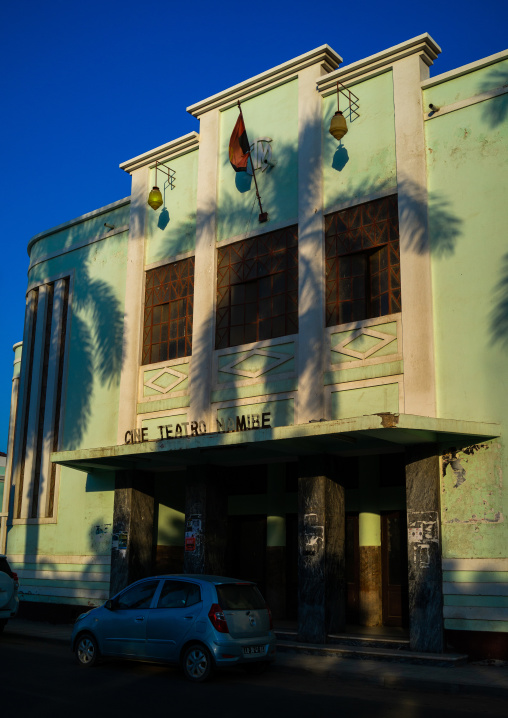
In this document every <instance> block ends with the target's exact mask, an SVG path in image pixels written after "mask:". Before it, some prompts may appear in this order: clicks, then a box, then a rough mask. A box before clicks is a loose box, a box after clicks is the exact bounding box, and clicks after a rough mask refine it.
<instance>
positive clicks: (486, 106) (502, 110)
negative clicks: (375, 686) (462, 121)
mask: <svg viewBox="0 0 508 718" xmlns="http://www.w3.org/2000/svg"><path fill="white" fill-rule="evenodd" d="M498 87H505V88H506V87H508V68H506V67H505V66H501V67H498V66H495V67H493V68H492V70H490V72H488V73H487V75H486V76H485V79H484V80H483V88H480V92H485V91H487V90H491V89H496V88H498ZM482 104H483V113H482V119H483V120H484V122H485V123H486V124H487V125H488V126H489V127H490V129H495V128H496V127H499V126H500V125H502V124H503V122H505V120H506V119H507V118H508V93H506V94H504V95H501V96H499V97H494V98H492V99H491V100H488V101H487V102H484V103H482Z"/></svg>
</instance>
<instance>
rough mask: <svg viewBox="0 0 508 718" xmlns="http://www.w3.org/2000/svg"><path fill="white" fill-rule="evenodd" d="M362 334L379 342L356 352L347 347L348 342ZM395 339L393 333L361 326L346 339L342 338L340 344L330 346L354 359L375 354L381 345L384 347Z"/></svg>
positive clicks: (365, 357) (333, 349)
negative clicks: (365, 349)
mask: <svg viewBox="0 0 508 718" xmlns="http://www.w3.org/2000/svg"><path fill="white" fill-rule="evenodd" d="M363 335H365V336H367V337H374V339H379V342H378V343H377V344H374V346H372V347H370V349H367V351H364V352H358V351H355V350H354V349H348V348H347V346H348V344H351V343H352V342H354V340H355V339H358V337H361V336H363ZM395 339H397V337H396V336H394V335H393V334H385V333H384V332H378V331H377V330H376V329H370V328H369V327H362V328H361V329H357V330H356V332H353V333H352V334H350V336H348V337H347V338H346V339H343V340H342V341H341V342H340V344H337V346H335V347H332V351H334V352H340V353H341V354H346V356H350V357H354V358H355V359H362V360H365V359H367V358H368V357H370V356H371V354H375V353H376V352H378V351H379V350H380V349H382V348H383V347H386V346H387V345H388V344H391V342H393V341H395Z"/></svg>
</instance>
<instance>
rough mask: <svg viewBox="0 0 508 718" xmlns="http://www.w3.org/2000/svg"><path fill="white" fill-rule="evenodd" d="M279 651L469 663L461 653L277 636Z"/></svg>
mask: <svg viewBox="0 0 508 718" xmlns="http://www.w3.org/2000/svg"><path fill="white" fill-rule="evenodd" d="M277 650H278V651H280V652H281V653H303V654H307V655H313V656H335V657H336V658H359V659H362V660H366V659H370V660H374V661H389V662H390V661H391V662H393V663H411V664H413V665H422V666H441V667H449V666H460V665H462V664H464V663H467V655H465V654H460V653H417V652H416V651H408V650H404V649H403V648H393V647H392V648H386V647H384V646H383V647H379V646H364V645H345V644H327V645H326V646H323V645H317V644H312V643H301V642H299V641H298V640H296V639H295V640H288V639H287V638H279V636H277Z"/></svg>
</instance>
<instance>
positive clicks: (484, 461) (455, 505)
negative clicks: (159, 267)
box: [424, 61, 508, 631]
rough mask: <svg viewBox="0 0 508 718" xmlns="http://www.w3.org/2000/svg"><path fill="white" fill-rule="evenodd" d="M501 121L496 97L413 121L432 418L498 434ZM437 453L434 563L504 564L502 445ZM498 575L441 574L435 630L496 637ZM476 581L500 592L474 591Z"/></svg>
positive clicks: (496, 76) (478, 80)
mask: <svg viewBox="0 0 508 718" xmlns="http://www.w3.org/2000/svg"><path fill="white" fill-rule="evenodd" d="M507 77H508V61H504V62H503V63H498V64H497V65H492V66H490V67H487V68H484V69H482V70H479V71H477V72H474V73H470V74H468V75H465V76H463V77H459V78H456V79H454V80H450V81H448V82H443V83H441V84H440V85H438V86H436V87H432V88H430V89H429V90H426V91H425V92H424V106H428V104H429V103H430V102H432V103H433V104H435V105H438V106H443V105H448V104H451V103H453V102H456V101H458V100H467V98H469V97H471V96H474V95H477V94H479V93H481V92H484V91H486V90H489V89H492V88H495V87H498V86H499V85H502V84H506V79H507ZM507 119H508V95H506V94H505V95H502V96H499V97H495V98H493V99H490V100H487V101H484V102H481V103H476V104H472V105H469V106H467V107H464V108H462V109H461V110H456V111H454V112H450V113H447V114H444V115H442V116H439V113H437V114H436V115H435V116H434V117H433V118H432V119H431V120H427V121H426V122H425V137H426V148H427V173H428V186H429V227H430V237H431V265H432V285H433V300H434V332H435V352H436V386H437V407H438V416H440V417H447V418H448V417H449V418H460V419H469V420H473V421H486V422H497V423H499V424H500V425H501V432H502V434H504V433H505V432H506V428H507V426H508V406H507V403H506V387H507V385H508V364H507V362H506V350H507V348H508V290H507V286H508V252H507V249H506V226H507V223H508V204H507V202H506V168H507V166H508V122H507ZM458 448H459V449H462V448H464V447H463V446H462V447H458ZM443 449H444V452H445V453H444V457H443V476H442V486H441V488H442V494H441V496H442V502H441V520H442V524H441V525H442V542H443V556H444V557H445V558H465V559H487V558H491V559H497V558H506V556H507V549H506V547H507V546H508V526H507V523H506V521H507V517H508V488H507V483H506V480H505V477H506V476H507V473H508V461H507V458H506V446H505V442H504V440H503V439H500V440H493V441H486V442H482V443H481V444H480V445H474V446H472V447H469V448H465V449H464V450H463V451H455V449H457V447H450V446H445V447H443ZM507 576H508V574H507V573H506V572H504V573H503V572H502V571H497V572H494V573H491V574H489V573H488V572H486V571H445V572H444V575H443V580H444V582H445V591H444V593H445V596H444V603H445V626H446V627H447V628H452V629H456V630H486V631H508V621H506V620H501V619H502V616H501V615H500V614H501V613H502V610H503V609H499V610H497V609H495V608H494V607H495V606H497V607H499V606H500V605H501V604H500V603H499V601H500V600H508V599H507V597H508V592H507V589H506V580H507V579H506V577H507ZM486 581H487V582H488V583H489V585H491V586H495V585H496V584H497V587H496V592H497V593H498V594H500V595H498V596H482V593H483V590H482V584H483V583H485V582H486ZM447 586H454V587H455V588H454V589H453V590H450V591H449V590H448V588H447ZM460 586H462V587H460ZM457 592H458V593H460V595H457ZM493 601H494V603H493ZM503 605H505V604H503ZM498 614H499V615H498Z"/></svg>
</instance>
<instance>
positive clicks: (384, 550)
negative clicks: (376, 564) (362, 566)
mask: <svg viewBox="0 0 508 718" xmlns="http://www.w3.org/2000/svg"><path fill="white" fill-rule="evenodd" d="M381 565H382V576H383V579H382V584H383V625H384V626H408V625H409V605H408V601H409V597H408V579H407V571H408V563H407V520H406V513H405V511H404V512H403V511H390V512H387V513H383V514H382V515H381Z"/></svg>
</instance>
